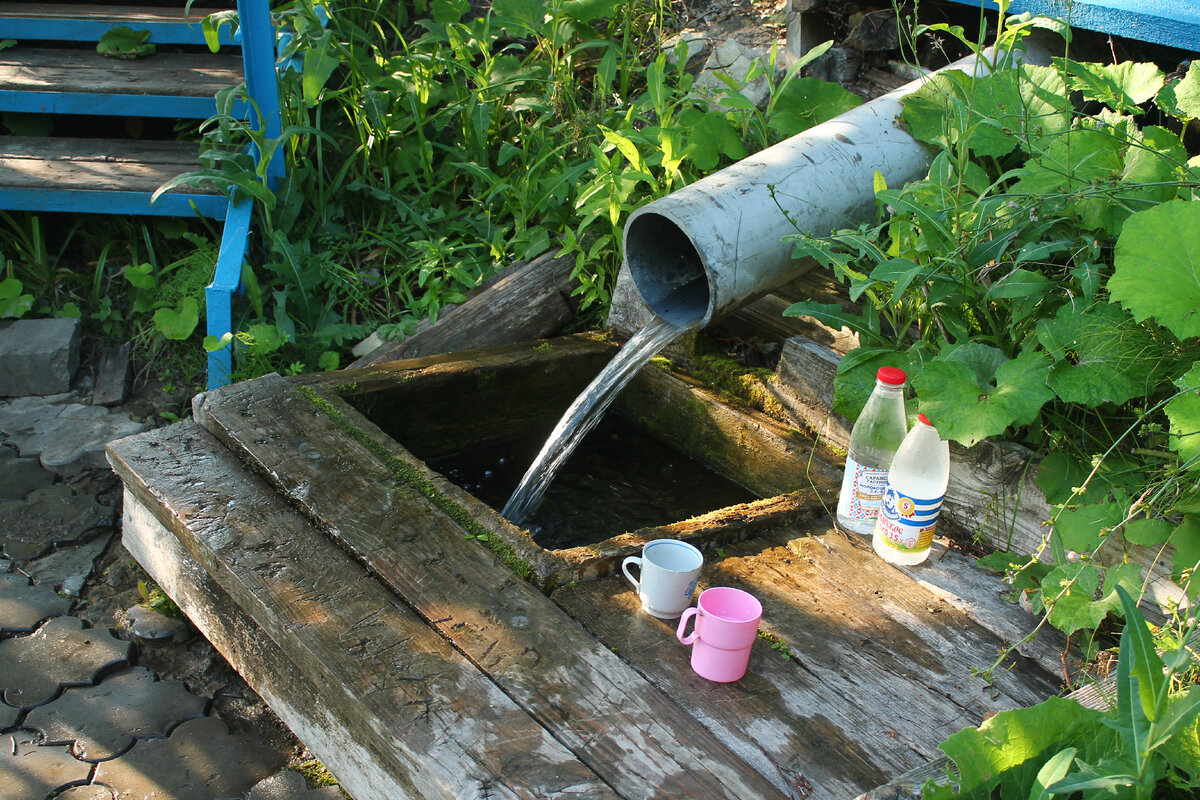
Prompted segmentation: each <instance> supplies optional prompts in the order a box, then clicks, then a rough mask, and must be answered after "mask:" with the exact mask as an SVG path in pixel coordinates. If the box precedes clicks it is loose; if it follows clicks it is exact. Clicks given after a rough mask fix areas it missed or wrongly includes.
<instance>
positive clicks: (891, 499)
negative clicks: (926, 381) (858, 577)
mask: <svg viewBox="0 0 1200 800" xmlns="http://www.w3.org/2000/svg"><path fill="white" fill-rule="evenodd" d="M949 484H950V443H949V442H946V441H944V440H943V439H942V437H941V436H940V435H939V434H938V432H937V428H935V427H933V425H931V424H930V423H929V420H928V419H927V418H926V417H925V415H924V414H918V415H917V424H916V425H914V426H913V429H912V430H911V431H909V432H908V435H907V436H905V437H904V441H903V442H902V443H901V444H900V449H899V450H897V451H896V457H895V458H894V459H893V460H892V468H891V469H890V470H889V471H888V479H887V486H886V488H885V489H884V492H883V501H882V502H881V503H880V506H879V516H878V518H876V520H875V535H874V537H873V538H872V541H871V544H872V546H873V547H874V548H875V552H876V553H878V554H879V555H880V557H882V558H883V560H884V561H889V562H891V563H893V564H920V563H921V562H922V561H924V560H925V559H927V558H929V546H930V545H931V544H933V532H934V529H935V528H936V527H937V520H938V514H939V512H940V511H941V509H942V498H943V497H945V495H946V487H947V486H948V485H949Z"/></svg>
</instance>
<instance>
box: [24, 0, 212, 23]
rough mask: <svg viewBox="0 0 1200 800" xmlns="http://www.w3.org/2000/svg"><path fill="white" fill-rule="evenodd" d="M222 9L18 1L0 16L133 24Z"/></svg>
mask: <svg viewBox="0 0 1200 800" xmlns="http://www.w3.org/2000/svg"><path fill="white" fill-rule="evenodd" d="M220 10H221V9H219V8H212V7H201V6H200V5H199V4H193V5H192V6H191V8H190V9H188V8H184V7H183V6H182V5H180V6H178V7H176V8H154V7H149V6H121V5H111V6H110V5H89V4H86V3H80V4H79V5H74V4H65V3H18V2H6V3H3V4H0V19H58V20H67V19H81V20H83V19H91V20H101V21H104V22H111V23H114V24H118V25H130V26H131V27H132V26H134V25H136V24H138V23H142V24H146V23H153V22H184V21H188V20H191V21H194V22H196V23H197V24H199V22H200V20H202V19H203V18H204V17H206V16H208V15H209V14H211V13H213V12H216V11H220Z"/></svg>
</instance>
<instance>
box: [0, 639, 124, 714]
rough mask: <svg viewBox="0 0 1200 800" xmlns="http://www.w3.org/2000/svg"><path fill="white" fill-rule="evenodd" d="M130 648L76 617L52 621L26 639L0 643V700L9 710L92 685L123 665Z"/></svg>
mask: <svg viewBox="0 0 1200 800" xmlns="http://www.w3.org/2000/svg"><path fill="white" fill-rule="evenodd" d="M130 647H131V645H130V644H129V642H122V641H121V640H120V639H117V638H115V637H114V636H113V635H112V634H111V633H109V632H108V631H107V630H105V629H103V628H84V627H83V620H80V619H77V618H76V617H54V618H53V619H51V620H50V621H49V622H46V623H45V624H43V625H42V627H40V628H38V629H37V630H36V631H34V632H33V633H31V634H29V635H28V636H18V637H14V638H11V639H4V640H0V698H2V699H3V700H4V702H5V703H7V704H8V705H10V706H13V707H14V708H33V707H34V706H39V705H42V704H43V703H47V702H49V701H50V700H53V699H54V698H55V697H56V696H57V695H58V693H59V690H60V689H61V688H62V687H64V686H84V685H87V684H89V683H95V681H96V677H97V676H98V675H99V674H101V673H103V672H105V671H107V670H110V669H112V668H114V667H117V666H119V665H121V664H124V663H126V662H127V661H128V659H129V650H130Z"/></svg>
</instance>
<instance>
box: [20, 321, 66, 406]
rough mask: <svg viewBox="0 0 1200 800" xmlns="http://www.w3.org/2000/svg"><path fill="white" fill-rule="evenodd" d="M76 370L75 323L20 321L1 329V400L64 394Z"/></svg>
mask: <svg viewBox="0 0 1200 800" xmlns="http://www.w3.org/2000/svg"><path fill="white" fill-rule="evenodd" d="M78 366H79V320H77V319H67V318H62V319H19V320H15V321H13V322H10V323H9V324H7V325H5V326H4V327H2V328H0V397H27V396H29V395H42V394H55V393H57V392H65V391H67V390H69V389H70V388H71V378H72V377H73V376H74V375H75V369H76V368H77V367H78Z"/></svg>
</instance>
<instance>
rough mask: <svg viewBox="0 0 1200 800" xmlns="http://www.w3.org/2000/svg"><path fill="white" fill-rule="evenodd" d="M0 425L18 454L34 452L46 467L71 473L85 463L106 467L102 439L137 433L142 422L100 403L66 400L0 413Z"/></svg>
mask: <svg viewBox="0 0 1200 800" xmlns="http://www.w3.org/2000/svg"><path fill="white" fill-rule="evenodd" d="M14 405H15V403H14ZM0 429H3V431H4V433H6V434H7V435H8V439H9V442H10V443H12V444H14V445H16V447H17V450H19V451H20V452H21V455H23V456H33V455H36V456H38V458H39V459H40V460H41V463H42V466H43V467H45V468H46V469H48V470H53V471H54V472H57V473H58V474H60V475H73V474H75V473H76V472H79V471H80V470H82V469H87V468H89V467H95V468H99V469H104V468H106V467H107V466H108V462H107V461H105V459H104V445H105V443H107V442H110V441H112V440H113V439H120V438H121V437H123V436H130V435H132V434H135V433H141V432H142V431H144V430H146V426H145V425H143V424H142V423H140V422H134V421H133V420H132V419H131V418H130V417H129V415H128V414H125V413H116V414H114V413H112V412H111V411H109V410H108V409H107V408H105V407H104V406H85V405H80V404H79V403H69V404H67V405H47V406H45V407H44V408H43V409H41V411H40V412H38V413H33V412H28V413H20V414H17V413H10V414H8V415H2V414H0Z"/></svg>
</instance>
